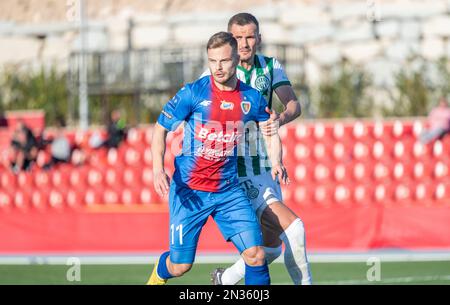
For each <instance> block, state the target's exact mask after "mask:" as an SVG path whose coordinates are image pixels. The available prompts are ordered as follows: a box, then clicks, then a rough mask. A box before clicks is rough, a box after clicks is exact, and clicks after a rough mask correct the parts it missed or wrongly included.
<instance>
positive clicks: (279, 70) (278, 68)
mask: <svg viewBox="0 0 450 305" xmlns="http://www.w3.org/2000/svg"><path fill="white" fill-rule="evenodd" d="M284 85H288V86H290V85H291V82H290V81H289V79H288V77H287V75H286V72H284V69H283V66H282V65H281V63H280V62H279V61H278V60H277V59H276V58H273V80H272V89H273V90H275V89H276V88H278V87H280V86H284Z"/></svg>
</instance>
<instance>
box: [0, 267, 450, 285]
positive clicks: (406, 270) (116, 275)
mask: <svg viewBox="0 0 450 305" xmlns="http://www.w3.org/2000/svg"><path fill="white" fill-rule="evenodd" d="M228 265H229V264H222V265H220V264H195V265H194V267H193V268H192V270H191V271H190V272H189V273H187V274H185V275H184V276H183V277H181V278H177V279H172V280H170V281H169V284H171V285H199V284H200V285H209V284H210V280H209V273H210V271H211V270H213V269H214V268H216V267H218V266H222V267H227V266H228ZM370 267H371V266H368V265H366V263H311V271H312V276H313V281H314V283H315V284H319V285H335V284H337V285H354V284H356V285H364V284H447V285H448V284H450V261H431V262H382V263H381V269H380V275H381V281H379V282H369V281H368V280H367V276H366V274H367V272H368V270H369V268H370ZM69 268H70V266H66V265H0V284H27V285H28V284H31V285H36V284H50V285H52V284H56V285H73V284H84V285H95V284H117V285H141V284H145V282H146V281H147V279H148V276H149V275H150V273H151V271H152V268H153V265H150V264H149V265H133V264H130V265H81V267H80V279H81V281H79V282H70V281H68V280H67V277H66V275H67V273H68V271H69ZM270 275H271V280H272V284H274V285H290V284H291V280H290V278H289V275H288V273H287V271H286V269H285V267H284V265H283V264H281V263H274V264H272V265H271V266H270ZM241 283H242V282H241Z"/></svg>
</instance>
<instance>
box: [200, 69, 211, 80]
mask: <svg viewBox="0 0 450 305" xmlns="http://www.w3.org/2000/svg"><path fill="white" fill-rule="evenodd" d="M209 75H211V71H209V69H206V70H205V71H203V73H202V75H200V77H199V79H200V78H202V77H205V76H209Z"/></svg>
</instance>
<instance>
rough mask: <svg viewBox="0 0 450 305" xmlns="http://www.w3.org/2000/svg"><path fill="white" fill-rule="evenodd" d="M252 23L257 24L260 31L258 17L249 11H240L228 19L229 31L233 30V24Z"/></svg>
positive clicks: (257, 29)
mask: <svg viewBox="0 0 450 305" xmlns="http://www.w3.org/2000/svg"><path fill="white" fill-rule="evenodd" d="M252 23H254V24H255V25H256V31H257V32H258V33H259V22H258V20H257V19H256V17H255V16H253V15H252V14H249V13H239V14H236V15H234V16H233V17H231V18H230V20H229V21H228V31H230V30H231V27H232V26H233V24H237V25H240V26H243V25H247V24H252Z"/></svg>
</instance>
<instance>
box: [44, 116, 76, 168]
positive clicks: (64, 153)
mask: <svg viewBox="0 0 450 305" xmlns="http://www.w3.org/2000/svg"><path fill="white" fill-rule="evenodd" d="M65 126H66V124H65V121H64V118H62V117H58V118H57V129H56V134H55V137H54V139H53V140H52V141H51V144H50V145H51V146H50V153H51V159H50V161H49V162H48V163H47V164H45V165H44V166H43V168H44V169H46V170H48V169H50V168H52V167H53V166H55V165H56V164H58V163H66V162H70V159H71V155H72V148H71V146H70V143H69V140H68V139H67V138H66V136H65V134H64V127H65Z"/></svg>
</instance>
